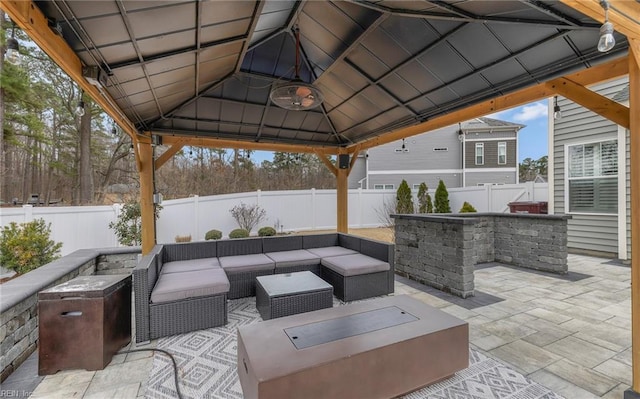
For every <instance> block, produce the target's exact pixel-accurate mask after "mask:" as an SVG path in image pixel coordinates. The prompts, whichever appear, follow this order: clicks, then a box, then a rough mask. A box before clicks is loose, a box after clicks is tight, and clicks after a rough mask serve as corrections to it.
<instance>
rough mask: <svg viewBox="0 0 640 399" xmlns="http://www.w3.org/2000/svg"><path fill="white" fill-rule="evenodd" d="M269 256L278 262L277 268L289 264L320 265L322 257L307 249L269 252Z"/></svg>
mask: <svg viewBox="0 0 640 399" xmlns="http://www.w3.org/2000/svg"><path fill="white" fill-rule="evenodd" d="M265 255H267V256H268V257H269V258H271V259H272V260H273V261H274V262H275V263H276V269H277V268H279V267H287V266H303V265H304V266H306V265H319V264H320V257H319V256H318V255H314V254H312V253H311V252H309V251H307V250H305V249H297V250H293V251H279V252H267V253H266V254H265Z"/></svg>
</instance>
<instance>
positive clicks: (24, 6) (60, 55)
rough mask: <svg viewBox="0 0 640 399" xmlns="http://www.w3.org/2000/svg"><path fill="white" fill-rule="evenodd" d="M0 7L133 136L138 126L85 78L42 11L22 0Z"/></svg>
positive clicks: (0, 4)
mask: <svg viewBox="0 0 640 399" xmlns="http://www.w3.org/2000/svg"><path fill="white" fill-rule="evenodd" d="M0 8H2V9H3V10H4V11H5V12H6V13H7V14H9V16H10V17H11V19H12V20H13V21H14V22H15V23H16V24H17V25H18V26H19V27H20V29H22V30H24V31H25V32H26V33H27V34H28V35H29V37H30V38H31V39H32V40H33V41H34V42H35V43H36V44H37V45H38V46H39V47H40V48H41V49H42V50H43V51H44V52H45V53H47V54H48V55H49V56H50V57H51V58H52V59H53V61H55V63H56V64H58V65H59V66H60V68H62V69H63V70H64V71H65V72H66V73H67V74H69V76H70V77H71V78H72V79H73V80H74V81H75V82H76V83H77V84H78V85H79V86H80V87H81V88H82V89H83V90H84V92H85V93H86V94H88V95H89V96H90V97H91V98H92V99H93V100H94V101H95V102H97V103H98V104H100V106H101V107H102V109H103V110H104V111H105V112H106V113H107V114H109V116H110V117H111V118H113V120H114V121H115V122H116V123H117V124H118V126H120V128H122V130H124V131H125V132H126V133H127V134H128V135H129V136H130V137H131V138H132V140H134V141H136V140H137V135H138V130H137V129H136V127H135V125H134V124H133V123H132V122H131V121H130V120H129V118H127V116H126V115H125V114H124V113H123V112H122V111H121V110H120V108H119V107H118V106H117V105H116V102H115V101H114V100H113V99H112V98H111V96H109V94H108V93H107V92H106V90H99V89H98V88H97V87H96V86H94V85H92V84H90V83H89V82H87V80H86V79H85V78H84V76H83V75H82V62H81V61H80V58H78V56H77V55H76V53H75V52H74V51H73V50H72V49H71V47H69V45H68V44H67V42H65V41H64V39H63V38H62V37H60V36H57V35H56V34H54V33H53V31H52V30H51V28H49V24H48V21H47V18H46V17H45V16H44V14H43V13H42V11H40V9H39V8H38V7H37V6H36V5H35V4H34V3H33V2H32V1H24V0H14V1H7V0H1V1H0Z"/></svg>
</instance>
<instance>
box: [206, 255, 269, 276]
mask: <svg viewBox="0 0 640 399" xmlns="http://www.w3.org/2000/svg"><path fill="white" fill-rule="evenodd" d="M218 260H219V261H220V266H222V268H223V269H224V270H225V271H226V272H227V273H241V272H254V271H258V270H269V269H271V270H273V269H275V267H276V265H275V262H274V261H273V260H271V258H269V257H268V256H267V255H265V254H252V255H236V256H223V257H222V258H218Z"/></svg>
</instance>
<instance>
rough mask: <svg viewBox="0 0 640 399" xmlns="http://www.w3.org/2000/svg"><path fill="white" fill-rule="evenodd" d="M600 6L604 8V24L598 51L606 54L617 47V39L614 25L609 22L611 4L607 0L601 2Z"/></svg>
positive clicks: (601, 28)
mask: <svg viewBox="0 0 640 399" xmlns="http://www.w3.org/2000/svg"><path fill="white" fill-rule="evenodd" d="M600 6H602V8H604V24H602V26H601V27H600V39H599V40H598V51H599V52H601V53H606V52H607V51H609V50H611V49H612V48H613V46H615V45H616V39H615V38H614V37H613V24H612V23H611V22H609V2H608V1H607V0H601V1H600Z"/></svg>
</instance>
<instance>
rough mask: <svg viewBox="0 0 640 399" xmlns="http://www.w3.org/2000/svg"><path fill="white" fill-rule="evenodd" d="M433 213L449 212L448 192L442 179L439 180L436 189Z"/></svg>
mask: <svg viewBox="0 0 640 399" xmlns="http://www.w3.org/2000/svg"><path fill="white" fill-rule="evenodd" d="M435 213H451V207H450V206H449V192H448V191H447V187H446V186H445V185H444V182H443V181H442V180H440V182H439V183H438V188H437V189H436V201H435Z"/></svg>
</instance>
